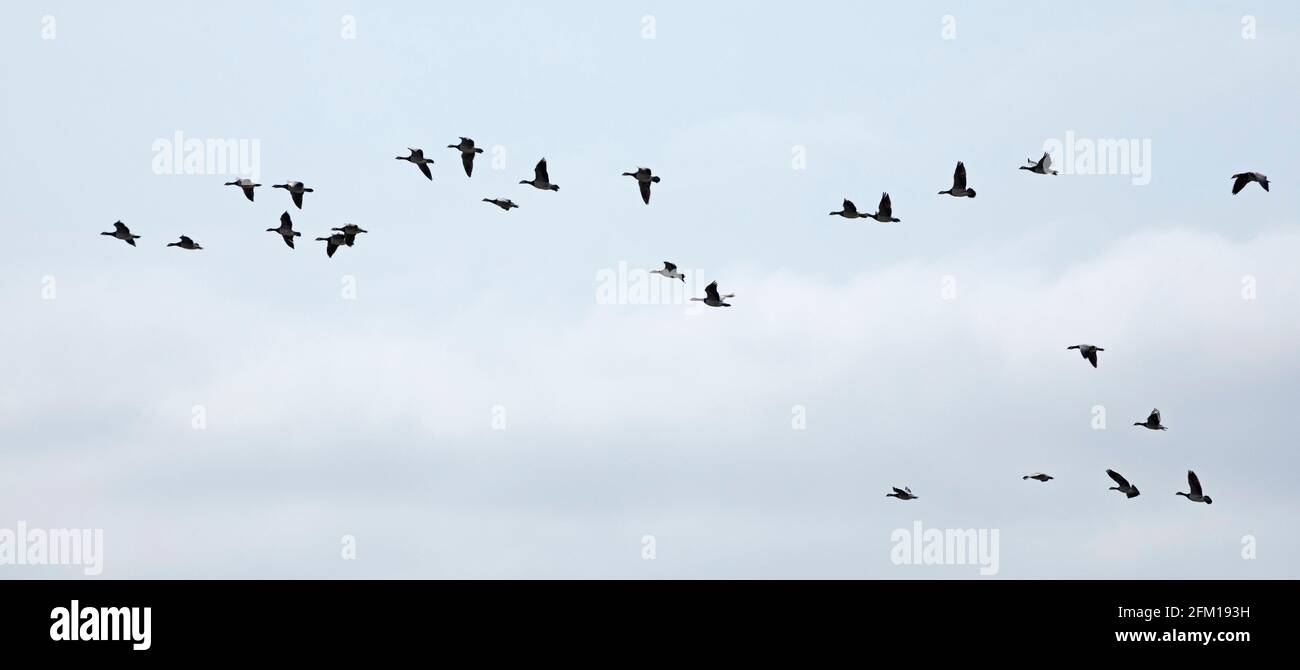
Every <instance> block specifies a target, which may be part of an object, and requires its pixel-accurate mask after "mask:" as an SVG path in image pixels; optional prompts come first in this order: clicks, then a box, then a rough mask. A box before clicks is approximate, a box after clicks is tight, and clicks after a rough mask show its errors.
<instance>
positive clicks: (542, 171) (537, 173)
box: [533, 158, 551, 184]
mask: <svg viewBox="0 0 1300 670" xmlns="http://www.w3.org/2000/svg"><path fill="white" fill-rule="evenodd" d="M533 179H534V180H535V181H539V182H543V183H547V184H549V183H550V182H551V176H550V175H549V174H546V159H545V158H543V159H542V160H539V161H537V167H535V168H533Z"/></svg>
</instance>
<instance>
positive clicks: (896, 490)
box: [892, 486, 907, 496]
mask: <svg viewBox="0 0 1300 670" xmlns="http://www.w3.org/2000/svg"><path fill="white" fill-rule="evenodd" d="M892 488H893V489H894V493H897V494H898V495H900V496H904V495H907V491H904V490H903V489H900V488H898V487H897V486H895V487H892Z"/></svg>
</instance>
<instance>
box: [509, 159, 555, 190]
mask: <svg viewBox="0 0 1300 670" xmlns="http://www.w3.org/2000/svg"><path fill="white" fill-rule="evenodd" d="M519 183H520V184H528V185H529V186H532V187H533V188H540V189H542V190H543V191H558V190H560V187H559V186H556V185H555V184H552V183H551V176H550V175H548V174H546V159H545V158H543V159H542V160H539V161H537V167H535V168H533V180H532V181H528V180H527V179H524V180H522V181H520V182H519Z"/></svg>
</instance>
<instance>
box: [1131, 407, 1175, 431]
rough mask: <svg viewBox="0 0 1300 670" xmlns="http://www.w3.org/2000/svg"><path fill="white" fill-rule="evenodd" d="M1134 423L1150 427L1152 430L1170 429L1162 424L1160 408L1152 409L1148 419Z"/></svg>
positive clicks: (1134, 423)
mask: <svg viewBox="0 0 1300 670" xmlns="http://www.w3.org/2000/svg"><path fill="white" fill-rule="evenodd" d="M1133 425H1135V426H1142V427H1143V428H1148V429H1150V430H1169V429H1168V428H1166V427H1164V426H1162V425H1160V410H1158V409H1153V410H1151V415H1150V416H1148V417H1147V420H1146V421H1135V422H1133Z"/></svg>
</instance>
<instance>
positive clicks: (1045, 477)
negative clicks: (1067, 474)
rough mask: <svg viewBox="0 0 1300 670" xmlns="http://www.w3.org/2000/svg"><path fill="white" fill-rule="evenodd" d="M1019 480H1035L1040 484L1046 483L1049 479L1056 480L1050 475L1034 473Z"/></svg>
mask: <svg viewBox="0 0 1300 670" xmlns="http://www.w3.org/2000/svg"><path fill="white" fill-rule="evenodd" d="M1021 479H1037V480H1038V481H1040V482H1046V481H1047V480H1049V479H1056V478H1055V477H1053V476H1051V475H1045V474H1043V473H1041V472H1035V473H1034V474H1032V475H1025V476H1024V477H1021Z"/></svg>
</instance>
